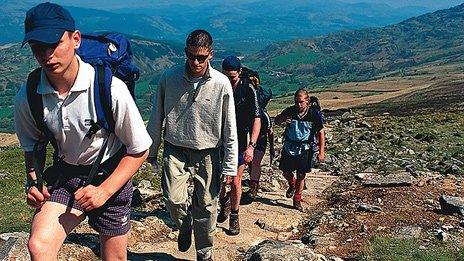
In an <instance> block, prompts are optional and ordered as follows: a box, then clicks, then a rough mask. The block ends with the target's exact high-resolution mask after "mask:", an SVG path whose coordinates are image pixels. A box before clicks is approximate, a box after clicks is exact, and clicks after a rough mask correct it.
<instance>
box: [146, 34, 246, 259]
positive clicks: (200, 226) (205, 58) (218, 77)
mask: <svg viewBox="0 0 464 261" xmlns="http://www.w3.org/2000/svg"><path fill="white" fill-rule="evenodd" d="M212 44H213V39H212V37H211V35H210V34H209V33H208V32H207V31H205V30H201V29H200V30H195V31H193V32H191V33H190V34H189V35H188V37H187V40H186V46H185V54H186V56H187V59H186V62H185V64H182V65H178V66H175V67H173V68H171V69H169V70H167V71H166V72H165V73H164V74H163V76H162V77H161V79H160V83H159V87H158V90H157V92H156V96H155V99H154V103H153V111H152V114H151V116H150V121H149V123H148V127H147V129H148V131H149V133H150V135H151V137H152V138H153V145H152V146H151V148H150V156H149V161H150V162H151V163H152V164H153V165H154V166H155V167H157V165H158V164H157V155H158V150H159V147H160V145H161V137H162V136H163V138H164V150H163V160H162V163H163V166H162V167H163V168H162V176H161V186H162V189H163V196H164V199H165V201H166V207H167V209H168V211H169V213H170V215H171V218H172V219H173V220H174V222H175V223H176V225H177V228H178V229H179V235H178V239H177V244H178V245H177V246H178V249H179V251H181V252H185V251H187V250H189V248H190V245H191V240H192V229H193V233H194V239H195V248H196V256H197V260H212V252H213V238H214V232H215V230H216V217H217V201H218V196H219V190H220V187H221V174H222V175H226V176H235V175H236V170H237V158H238V153H237V128H236V123H235V107H234V99H233V93H232V87H231V86H230V82H229V80H228V79H227V77H226V76H224V75H223V74H222V73H220V72H219V71H217V70H215V69H213V68H212V67H211V65H210V60H211V59H212V57H213V53H214V51H213V49H212ZM163 122H164V123H165V124H164V130H163V128H162V126H163ZM221 151H223V152H224V153H223V154H224V156H223V159H222V160H221V158H220V157H221ZM221 164H222V166H221ZM190 179H192V180H193V186H194V188H193V196H192V198H191V201H190V200H189V197H188V193H187V188H188V183H189V182H188V181H189V180H190Z"/></svg>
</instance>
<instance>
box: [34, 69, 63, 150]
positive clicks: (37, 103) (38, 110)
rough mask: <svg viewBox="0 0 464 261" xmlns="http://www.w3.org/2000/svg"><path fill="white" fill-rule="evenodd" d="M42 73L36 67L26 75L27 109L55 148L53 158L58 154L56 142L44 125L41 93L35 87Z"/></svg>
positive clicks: (46, 140)
mask: <svg viewBox="0 0 464 261" xmlns="http://www.w3.org/2000/svg"><path fill="white" fill-rule="evenodd" d="M41 74H42V68H37V69H35V70H34V71H32V72H31V73H30V74H29V76H28V77H27V83H26V95H27V102H28V104H29V109H30V110H31V113H32V117H33V118H34V121H35V124H36V126H37V128H38V129H39V131H40V132H41V133H42V135H44V136H45V141H41V142H50V143H51V144H52V146H53V148H54V149H55V153H54V158H55V157H57V156H58V144H57V142H56V140H55V136H53V133H52V132H51V131H50V129H49V128H48V127H47V125H45V122H44V114H43V102H42V95H41V94H39V93H37V87H38V86H39V81H40V77H41Z"/></svg>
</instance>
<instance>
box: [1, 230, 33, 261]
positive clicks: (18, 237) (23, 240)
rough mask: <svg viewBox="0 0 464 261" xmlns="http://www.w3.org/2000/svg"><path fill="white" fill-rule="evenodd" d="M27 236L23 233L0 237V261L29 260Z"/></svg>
mask: <svg viewBox="0 0 464 261" xmlns="http://www.w3.org/2000/svg"><path fill="white" fill-rule="evenodd" d="M28 239H29V234H28V233H25V232H15V233H5V234H1V235H0V260H30V259H31V257H30V256H29V252H28V250H27V241H28Z"/></svg>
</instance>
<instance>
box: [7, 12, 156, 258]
mask: <svg viewBox="0 0 464 261" xmlns="http://www.w3.org/2000/svg"><path fill="white" fill-rule="evenodd" d="M24 25H25V37H24V41H23V45H24V44H26V43H28V44H29V46H30V48H31V50H32V53H33V55H34V57H35V58H36V60H37V62H38V63H39V65H40V66H41V69H40V70H38V71H37V72H39V71H40V76H39V77H40V80H39V81H38V84H37V86H28V85H27V84H24V85H23V86H21V88H20V89H19V91H18V94H17V95H16V100H15V125H16V133H17V135H18V138H19V141H20V143H21V146H22V148H23V150H24V152H25V154H24V156H25V165H26V173H27V175H26V176H27V182H26V193H27V203H28V205H29V206H31V207H33V208H35V209H36V212H35V215H34V218H33V221H32V228H31V235H30V238H29V242H28V248H29V252H30V254H31V258H32V259H33V260H57V258H58V257H57V256H58V251H59V249H60V247H61V245H62V244H63V242H64V240H65V238H66V236H67V235H68V234H69V233H70V232H71V231H72V230H73V229H74V228H75V227H76V226H77V225H78V224H79V223H81V222H82V221H83V220H84V219H85V218H86V216H87V217H88V218H89V224H90V225H91V226H92V227H93V228H94V229H95V230H96V231H97V232H99V234H100V241H101V256H102V259H104V260H126V259H127V239H128V231H129V229H130V202H131V198H132V182H131V178H132V176H133V175H134V173H135V172H136V171H137V169H138V168H139V167H140V165H141V164H142V163H143V161H144V160H145V159H146V157H147V155H148V148H149V147H150V145H151V139H150V136H149V135H148V133H147V132H146V130H145V126H144V123H143V120H142V117H141V116H140V113H139V111H138V109H137V107H136V105H135V103H134V101H133V99H132V98H131V95H130V93H129V90H128V89H127V87H126V86H125V84H124V83H123V82H122V81H121V80H119V79H117V78H115V77H113V78H112V83H111V95H112V108H111V110H112V113H113V116H114V120H115V122H116V124H115V131H114V134H113V133H112V134H108V133H107V132H106V131H104V130H99V131H98V132H97V133H95V135H93V136H92V137H91V138H87V137H86V134H87V133H88V132H89V129H90V127H91V124H90V123H91V122H92V121H94V122H96V119H97V116H96V112H95V111H96V110H95V106H94V86H93V84H94V77H95V70H94V68H93V67H92V66H91V65H90V64H88V63H85V62H83V61H82V60H81V58H80V57H79V56H77V55H76V49H77V48H79V46H80V42H81V33H80V32H79V31H78V30H76V28H75V23H74V19H73V18H72V17H71V15H70V14H69V12H68V11H67V10H65V9H64V8H63V7H61V6H59V5H56V4H51V3H42V4H39V5H37V6H35V7H33V8H32V9H30V10H29V11H28V12H27V14H26V19H25V22H24ZM28 88H29V90H31V89H30V88H34V89H32V90H33V92H36V93H37V94H39V95H40V96H41V100H42V104H43V123H42V124H43V125H45V127H46V129H48V132H47V134H49V135H45V133H43V132H42V131H41V129H43V128H38V126H37V124H39V123H37V124H36V122H35V120H34V117H33V115H32V111H31V109H30V107H29V103H28V97H27V96H28V93H29V94H30V93H31V91H28ZM45 136H46V137H45ZM44 138H48V139H50V138H52V139H54V140H55V141H56V142H55V143H54V144H56V145H57V146H56V147H57V148H58V149H57V154H58V155H57V157H54V162H53V166H52V167H51V168H48V169H47V171H46V173H47V175H45V174H44V177H43V178H44V179H45V180H46V181H47V185H51V184H52V185H53V184H54V185H53V186H50V187H45V186H44V187H43V188H42V189H41V190H40V189H39V188H40V187H41V186H40V185H37V184H38V183H40V182H37V179H38V178H39V177H40V176H39V175H36V170H35V169H34V166H35V165H36V166H38V165H39V164H35V163H36V162H35V161H36V160H38V159H40V158H41V157H40V156H39V157H35V156H37V155H34V151H36V150H35V148H36V144H39V142H40V141H42V140H44ZM106 138H108V139H107V141H108V143H107V148H106V150H105V153H104V156H103V160H102V164H101V169H100V170H99V172H101V173H102V174H101V175H98V176H97V178H95V179H94V180H95V182H92V183H91V184H90V185H87V186H85V187H83V184H84V182H85V181H86V178H87V176H88V174H89V170H90V167H91V166H92V163H93V162H94V161H95V160H96V158H97V156H98V154H99V150H100V148H101V147H102V144H103V141H104V140H105V139H106ZM103 147H104V146H103Z"/></svg>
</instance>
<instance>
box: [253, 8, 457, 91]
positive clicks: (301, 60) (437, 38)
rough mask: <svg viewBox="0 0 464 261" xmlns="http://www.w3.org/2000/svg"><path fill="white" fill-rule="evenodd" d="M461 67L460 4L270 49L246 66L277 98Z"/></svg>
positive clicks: (291, 42)
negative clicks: (412, 71)
mask: <svg viewBox="0 0 464 261" xmlns="http://www.w3.org/2000/svg"><path fill="white" fill-rule="evenodd" d="M461 61H464V4H461V5H459V6H456V7H453V8H450V9H445V10H439V11H436V12H433V13H429V14H425V15H422V16H419V17H415V18H411V19H408V20H406V21H404V22H401V23H399V24H396V25H391V26H386V27H384V28H370V29H363V30H356V31H343V32H339V33H334V34H330V35H328V36H326V37H320V38H310V39H299V40H293V41H287V42H283V43H274V44H272V45H270V46H268V47H267V48H265V49H264V50H262V51H260V52H258V53H257V54H254V55H252V56H251V57H248V58H247V60H246V62H248V63H249V64H250V65H252V66H253V67H255V68H259V69H260V70H261V71H263V72H265V73H266V74H267V78H266V79H267V80H268V83H269V84H270V85H271V86H273V87H274V88H275V89H276V90H277V91H278V92H286V91H290V90H292V89H295V88H298V87H301V86H304V87H315V86H320V85H327V84H330V83H340V82H347V81H363V80H367V79H371V78H373V77H376V76H379V75H381V74H384V73H395V72H396V73H401V72H402V70H405V69H408V68H411V67H414V66H420V65H424V64H427V63H431V62H435V63H437V62H439V64H440V65H443V64H449V63H456V62H461Z"/></svg>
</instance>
